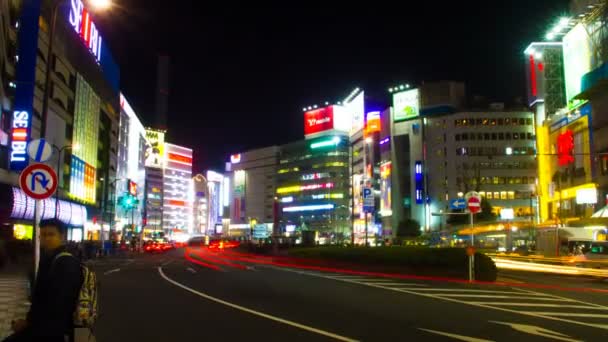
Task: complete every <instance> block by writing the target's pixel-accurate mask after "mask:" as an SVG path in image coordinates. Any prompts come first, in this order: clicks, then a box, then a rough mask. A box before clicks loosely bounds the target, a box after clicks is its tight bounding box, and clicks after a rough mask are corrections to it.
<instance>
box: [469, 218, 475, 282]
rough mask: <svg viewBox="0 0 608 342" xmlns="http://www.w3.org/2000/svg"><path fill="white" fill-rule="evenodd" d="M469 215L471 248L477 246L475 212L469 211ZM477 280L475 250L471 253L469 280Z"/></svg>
mask: <svg viewBox="0 0 608 342" xmlns="http://www.w3.org/2000/svg"><path fill="white" fill-rule="evenodd" d="M469 217H470V220H471V248H475V240H474V239H475V235H474V233H473V212H469ZM474 280H475V252H474V250H473V253H471V255H469V282H473V281H474Z"/></svg>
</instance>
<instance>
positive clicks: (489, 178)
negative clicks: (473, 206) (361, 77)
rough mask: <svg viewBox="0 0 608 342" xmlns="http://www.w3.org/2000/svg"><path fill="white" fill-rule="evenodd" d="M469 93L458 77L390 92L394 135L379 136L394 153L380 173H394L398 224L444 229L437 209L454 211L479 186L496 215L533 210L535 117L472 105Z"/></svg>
mask: <svg viewBox="0 0 608 342" xmlns="http://www.w3.org/2000/svg"><path fill="white" fill-rule="evenodd" d="M464 95H465V92H464V86H463V85H462V84H459V83H454V82H438V83H429V84H425V85H423V86H422V87H420V88H417V89H407V87H406V89H395V90H394V91H393V109H392V120H391V121H392V127H391V129H390V132H391V136H390V139H388V140H387V139H386V138H382V142H383V145H384V144H388V143H390V146H391V155H392V158H391V161H390V162H391V164H390V170H389V169H388V168H387V167H386V166H385V167H384V170H382V171H381V173H385V174H386V173H387V172H388V173H391V174H392V177H391V183H392V184H391V197H392V199H391V201H392V202H393V205H392V209H391V216H392V225H393V227H395V226H397V225H398V224H399V223H400V222H401V221H403V220H404V219H408V218H410V219H414V220H416V221H418V222H419V223H420V225H421V229H423V230H427V231H428V230H438V229H441V228H445V219H444V218H443V217H441V216H434V215H432V214H433V213H441V212H448V211H450V205H449V203H450V201H451V200H453V199H457V198H459V197H463V196H464V194H466V193H467V192H469V191H478V192H479V193H480V195H481V196H482V197H483V198H485V199H486V200H487V201H488V202H489V204H490V205H491V206H492V207H493V211H494V212H495V213H499V212H500V209H502V208H508V209H513V210H514V212H515V215H516V216H518V217H530V216H531V215H533V214H534V212H535V210H534V206H535V204H534V203H533V202H534V197H533V195H534V194H535V192H536V172H535V170H536V162H535V133H534V117H533V114H532V113H530V112H528V111H526V110H524V109H520V110H515V111H513V110H505V108H504V105H503V104H500V103H496V104H491V105H490V107H489V108H487V109H475V110H467V109H465V108H464V102H465V101H464ZM383 151H384V150H383ZM382 154H384V152H382ZM384 163H385V165H386V164H387V161H385V162H384ZM381 178H383V177H382V176H381ZM381 196H382V197H383V198H385V197H386V196H387V194H385V193H382V194H381Z"/></svg>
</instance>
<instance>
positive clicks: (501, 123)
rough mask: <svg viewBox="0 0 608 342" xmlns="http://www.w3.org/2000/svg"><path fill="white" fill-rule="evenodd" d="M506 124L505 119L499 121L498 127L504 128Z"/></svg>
mask: <svg viewBox="0 0 608 342" xmlns="http://www.w3.org/2000/svg"><path fill="white" fill-rule="evenodd" d="M504 124H505V120H504V119H503V118H500V119H498V126H502V125H504Z"/></svg>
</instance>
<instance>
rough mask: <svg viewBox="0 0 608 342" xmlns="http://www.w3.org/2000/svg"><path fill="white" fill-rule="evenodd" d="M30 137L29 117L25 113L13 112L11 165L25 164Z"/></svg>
mask: <svg viewBox="0 0 608 342" xmlns="http://www.w3.org/2000/svg"><path fill="white" fill-rule="evenodd" d="M29 135H30V115H29V113H28V112H26V111H18V110H17V111H14V112H13V126H12V127H11V164H14V163H27V142H28V140H29Z"/></svg>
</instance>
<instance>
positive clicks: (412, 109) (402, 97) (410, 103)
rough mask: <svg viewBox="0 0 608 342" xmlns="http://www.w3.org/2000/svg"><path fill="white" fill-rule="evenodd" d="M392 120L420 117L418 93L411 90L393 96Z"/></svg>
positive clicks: (416, 90) (415, 90)
mask: <svg viewBox="0 0 608 342" xmlns="http://www.w3.org/2000/svg"><path fill="white" fill-rule="evenodd" d="M393 111H394V115H393V120H394V121H403V120H408V119H413V118H415V117H418V116H419V115H420V92H419V91H418V89H411V90H406V91H402V92H399V93H395V94H393Z"/></svg>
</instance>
